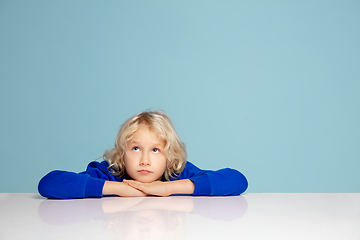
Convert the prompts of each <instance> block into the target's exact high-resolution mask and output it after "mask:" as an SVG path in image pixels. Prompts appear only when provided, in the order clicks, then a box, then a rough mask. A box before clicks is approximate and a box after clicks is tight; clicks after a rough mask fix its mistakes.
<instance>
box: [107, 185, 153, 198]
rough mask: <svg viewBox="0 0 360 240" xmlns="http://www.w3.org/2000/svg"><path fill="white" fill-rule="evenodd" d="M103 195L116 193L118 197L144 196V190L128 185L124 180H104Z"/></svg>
mask: <svg viewBox="0 0 360 240" xmlns="http://www.w3.org/2000/svg"><path fill="white" fill-rule="evenodd" d="M102 193H103V195H118V196H120V197H146V195H147V194H145V193H144V192H142V191H140V190H138V189H136V188H133V187H131V186H129V185H128V184H127V183H124V182H115V181H105V184H104V187H103V191H102Z"/></svg>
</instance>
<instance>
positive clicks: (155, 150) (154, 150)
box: [152, 148, 160, 153]
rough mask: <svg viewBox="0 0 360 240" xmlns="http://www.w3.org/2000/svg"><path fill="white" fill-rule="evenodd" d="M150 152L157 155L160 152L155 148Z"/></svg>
mask: <svg viewBox="0 0 360 240" xmlns="http://www.w3.org/2000/svg"><path fill="white" fill-rule="evenodd" d="M152 151H153V152H154V153H159V152H160V150H159V149H157V148H154V149H153V150H152Z"/></svg>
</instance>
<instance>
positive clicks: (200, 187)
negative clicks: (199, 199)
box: [190, 174, 211, 196]
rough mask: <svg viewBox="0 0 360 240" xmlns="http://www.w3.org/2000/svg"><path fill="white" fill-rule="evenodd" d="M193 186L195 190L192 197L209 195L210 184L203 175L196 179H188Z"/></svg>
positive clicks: (207, 178)
mask: <svg viewBox="0 0 360 240" xmlns="http://www.w3.org/2000/svg"><path fill="white" fill-rule="evenodd" d="M190 180H191V181H193V183H194V185H195V190H194V193H193V195H205V196H209V195H210V193H211V184H210V179H209V177H208V176H207V175H206V174H205V175H201V176H198V177H194V178H190Z"/></svg>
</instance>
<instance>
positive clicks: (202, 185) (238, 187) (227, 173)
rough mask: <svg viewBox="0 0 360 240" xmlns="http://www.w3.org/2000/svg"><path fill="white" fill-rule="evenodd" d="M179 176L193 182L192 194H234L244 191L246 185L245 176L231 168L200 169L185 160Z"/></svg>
mask: <svg viewBox="0 0 360 240" xmlns="http://www.w3.org/2000/svg"><path fill="white" fill-rule="evenodd" d="M180 177H181V179H190V180H191V181H192V182H193V183H194V185H195V190H194V193H193V195H205V196H236V195H239V194H241V193H243V192H245V191H246V189H247V187H248V182H247V179H246V178H245V176H244V175H243V174H242V173H241V172H239V171H237V170H235V169H231V168H224V169H220V170H217V171H210V170H201V169H199V168H198V167H196V166H195V165H193V164H192V163H190V162H187V164H186V167H185V169H184V171H183V173H182V174H181V176H180Z"/></svg>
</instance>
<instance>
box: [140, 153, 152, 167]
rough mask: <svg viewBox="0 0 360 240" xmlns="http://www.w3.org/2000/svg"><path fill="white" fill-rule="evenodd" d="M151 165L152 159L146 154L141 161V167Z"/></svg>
mask: <svg viewBox="0 0 360 240" xmlns="http://www.w3.org/2000/svg"><path fill="white" fill-rule="evenodd" d="M150 165H151V161H150V158H149V156H148V154H145V153H144V154H143V155H142V156H141V159H140V166H150Z"/></svg>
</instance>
